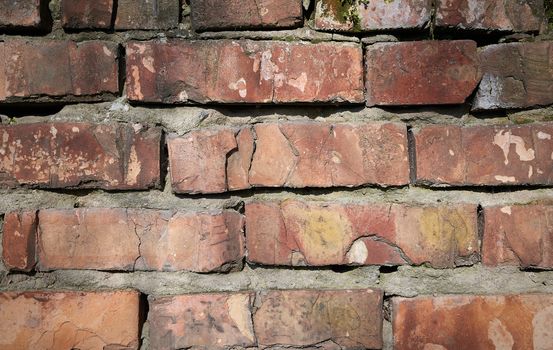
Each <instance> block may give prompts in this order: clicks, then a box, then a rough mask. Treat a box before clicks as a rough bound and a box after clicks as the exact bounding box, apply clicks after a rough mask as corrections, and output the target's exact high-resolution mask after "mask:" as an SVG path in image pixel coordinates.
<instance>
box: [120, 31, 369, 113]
mask: <svg viewBox="0 0 553 350" xmlns="http://www.w3.org/2000/svg"><path fill="white" fill-rule="evenodd" d="M329 57H332V58H333V59H332V60H329V59H328V58H329ZM177 62H178V64H177ZM127 97H128V98H129V99H130V100H132V101H140V102H158V103H159V102H162V103H190V102H198V103H208V102H221V103H238V102H243V103H244V102H245V103H295V102H327V103H328V102H333V103H336V102H355V103H360V102H362V101H363V67H362V52H361V47H360V46H359V45H358V44H351V43H335V42H333V43H330V42H329V43H318V44H311V43H306V42H281V41H251V40H241V41H231V40H210V41H183V40H170V41H168V42H159V41H149V42H131V43H128V44H127Z"/></svg>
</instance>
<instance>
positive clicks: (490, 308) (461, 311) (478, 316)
mask: <svg viewBox="0 0 553 350" xmlns="http://www.w3.org/2000/svg"><path fill="white" fill-rule="evenodd" d="M552 320H553V295H551V294H528V295H505V296H503V295H490V296H472V295H456V296H440V297H418V298H412V299H404V298H394V299H393V320H392V322H393V329H394V349H396V350H411V349H413V350H415V349H425V350H444V349H456V350H473V349H482V350H488V349H489V350H495V349H551V348H553V324H552Z"/></svg>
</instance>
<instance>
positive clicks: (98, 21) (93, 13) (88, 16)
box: [61, 0, 113, 29]
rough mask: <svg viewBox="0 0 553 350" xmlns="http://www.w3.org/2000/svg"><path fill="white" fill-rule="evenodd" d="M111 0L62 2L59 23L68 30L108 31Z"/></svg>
mask: <svg viewBox="0 0 553 350" xmlns="http://www.w3.org/2000/svg"><path fill="white" fill-rule="evenodd" d="M112 16H113V0H94V1H91V0H62V2H61V22H62V25H63V27H64V28H68V29H110V28H111V21H112Z"/></svg>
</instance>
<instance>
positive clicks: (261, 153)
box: [168, 122, 409, 193]
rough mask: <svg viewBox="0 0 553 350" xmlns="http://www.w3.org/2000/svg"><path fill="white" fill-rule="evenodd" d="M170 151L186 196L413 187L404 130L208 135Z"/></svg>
mask: <svg viewBox="0 0 553 350" xmlns="http://www.w3.org/2000/svg"><path fill="white" fill-rule="evenodd" d="M254 134H255V137H254ZM168 146H169V161H170V165H171V181H172V185H173V190H174V191H175V192H178V193H220V192H225V191H228V190H241V189H247V188H251V187H297V188H301V187H332V186H348V187H352V186H360V185H364V184H378V185H381V186H399V185H405V184H407V183H409V161H408V154H407V130H406V127H405V125H401V124H393V123H364V124H353V123H340V124H331V123H315V122H299V123H298V122H288V123H278V124H277V123H267V124H257V125H255V126H253V127H244V128H242V129H233V128H228V127H227V128H217V129H200V130H196V131H192V132H190V133H188V134H187V135H185V136H183V137H176V136H170V137H169V139H168ZM254 150H255V152H254Z"/></svg>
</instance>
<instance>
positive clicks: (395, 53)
mask: <svg viewBox="0 0 553 350" xmlns="http://www.w3.org/2000/svg"><path fill="white" fill-rule="evenodd" d="M365 66H366V75H365V77H366V78H365V85H366V89H367V105H369V106H373V105H424V104H426V105H440V104H456V103H464V102H465V100H466V98H467V97H468V96H470V95H471V94H472V92H473V91H474V90H475V88H476V86H477V84H478V82H479V81H480V73H479V70H478V56H477V53H476V43H475V42H474V41H470V40H458V41H413V42H402V43H377V44H374V45H371V46H368V47H367V49H366V55H365Z"/></svg>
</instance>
